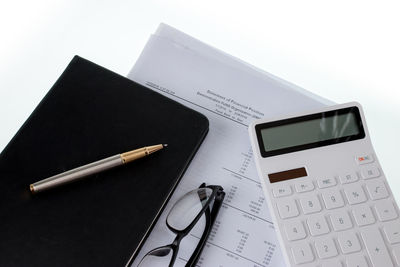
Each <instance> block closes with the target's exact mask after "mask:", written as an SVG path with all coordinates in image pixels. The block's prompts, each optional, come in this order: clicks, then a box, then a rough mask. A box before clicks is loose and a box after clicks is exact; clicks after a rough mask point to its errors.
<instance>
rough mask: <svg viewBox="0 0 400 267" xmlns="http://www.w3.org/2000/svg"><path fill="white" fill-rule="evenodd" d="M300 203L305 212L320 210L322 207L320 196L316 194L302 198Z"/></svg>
mask: <svg viewBox="0 0 400 267" xmlns="http://www.w3.org/2000/svg"><path fill="white" fill-rule="evenodd" d="M300 204H301V207H302V208H303V212H304V214H310V213H315V212H319V211H321V209H322V208H321V204H320V202H319V199H318V196H316V195H312V196H309V197H303V198H300Z"/></svg>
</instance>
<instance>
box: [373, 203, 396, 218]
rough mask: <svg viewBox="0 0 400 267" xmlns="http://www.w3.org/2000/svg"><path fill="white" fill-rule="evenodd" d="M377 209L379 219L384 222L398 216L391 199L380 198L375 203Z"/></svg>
mask: <svg viewBox="0 0 400 267" xmlns="http://www.w3.org/2000/svg"><path fill="white" fill-rule="evenodd" d="M375 211H376V214H377V215H378V219H379V220H380V221H382V222H384V221H390V220H393V219H396V218H397V212H396V210H395V208H394V206H393V203H392V202H391V201H390V200H380V201H379V202H376V204H375Z"/></svg>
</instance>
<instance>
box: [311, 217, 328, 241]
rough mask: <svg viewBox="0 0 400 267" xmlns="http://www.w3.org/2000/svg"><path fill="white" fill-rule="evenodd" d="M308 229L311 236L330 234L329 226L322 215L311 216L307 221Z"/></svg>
mask: <svg viewBox="0 0 400 267" xmlns="http://www.w3.org/2000/svg"><path fill="white" fill-rule="evenodd" d="M307 224H308V228H309V229H310V233H311V235H314V236H316V235H323V234H327V233H329V226H328V224H327V223H326V220H325V217H324V216H322V215H314V216H310V217H309V218H308V219H307Z"/></svg>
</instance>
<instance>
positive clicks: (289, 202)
mask: <svg viewBox="0 0 400 267" xmlns="http://www.w3.org/2000/svg"><path fill="white" fill-rule="evenodd" d="M276 205H277V207H278V212H279V215H280V216H281V218H282V219H286V218H291V217H296V216H298V215H299V210H298V209H297V205H296V201H295V200H294V199H282V200H280V201H278V202H277V204H276Z"/></svg>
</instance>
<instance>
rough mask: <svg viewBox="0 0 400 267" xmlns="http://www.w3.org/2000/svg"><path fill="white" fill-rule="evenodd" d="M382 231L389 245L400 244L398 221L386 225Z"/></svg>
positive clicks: (399, 224) (399, 225)
mask: <svg viewBox="0 0 400 267" xmlns="http://www.w3.org/2000/svg"><path fill="white" fill-rule="evenodd" d="M383 231H384V232H385V235H386V238H387V239H388V240H389V242H390V244H395V243H400V223H399V222H398V221H394V222H389V223H386V224H385V225H384V226H383Z"/></svg>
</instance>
